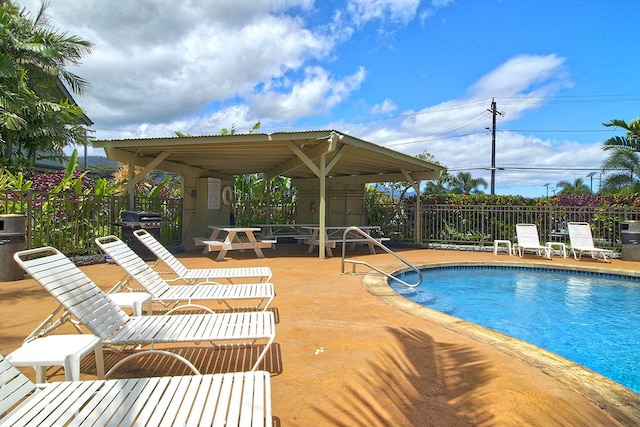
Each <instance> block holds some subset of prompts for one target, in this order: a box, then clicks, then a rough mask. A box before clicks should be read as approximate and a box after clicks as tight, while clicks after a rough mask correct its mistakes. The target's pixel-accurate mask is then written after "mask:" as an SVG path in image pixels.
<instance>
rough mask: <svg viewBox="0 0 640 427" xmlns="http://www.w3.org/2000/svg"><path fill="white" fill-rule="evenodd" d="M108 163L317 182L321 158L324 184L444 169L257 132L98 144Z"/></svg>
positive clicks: (324, 137)
mask: <svg viewBox="0 0 640 427" xmlns="http://www.w3.org/2000/svg"><path fill="white" fill-rule="evenodd" d="M94 147H98V148H104V150H105V152H106V155H107V157H108V158H109V159H110V160H114V161H118V162H121V163H128V164H135V165H138V166H151V167H153V168H155V169H160V170H166V171H169V172H177V173H185V174H188V175H194V176H202V177H205V176H210V177H220V178H226V179H230V178H231V177H232V176H234V175H239V174H248V173H264V174H265V177H267V178H268V177H273V176H279V175H282V176H286V177H289V178H292V179H318V176H319V173H320V159H321V158H322V157H323V156H324V162H325V167H324V171H325V173H326V175H325V176H326V179H327V183H337V182H339V181H345V180H348V182H351V183H356V182H357V183H367V182H389V181H417V180H430V179H438V178H439V177H440V174H441V173H442V171H443V169H444V167H443V166H440V165H438V164H435V163H431V162H427V161H423V160H420V159H418V158H416V157H412V156H409V155H406V154H403V153H399V152H397V151H394V150H390V149H388V148H385V147H381V146H379V145H376V144H373V143H371V142H367V141H364V140H362V139H359V138H355V137H353V136H350V135H347V134H344V133H341V132H338V131H335V130H318V131H304V132H277V133H272V134H264V133H256V134H241V135H238V134H236V135H213V136H189V137H168V138H147V139H123V140H101V141H96V142H94Z"/></svg>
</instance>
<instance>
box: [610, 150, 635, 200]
mask: <svg viewBox="0 0 640 427" xmlns="http://www.w3.org/2000/svg"><path fill="white" fill-rule="evenodd" d="M602 168H603V170H613V171H615V172H613V173H611V174H609V175H608V176H607V177H606V179H605V182H604V185H603V192H604V193H609V194H634V193H637V192H638V191H639V189H640V182H638V180H637V178H638V177H640V154H639V153H638V152H636V151H633V150H631V149H629V148H624V147H617V148H615V149H613V150H612V151H611V154H610V155H609V157H608V158H607V159H605V161H604V162H603V163H602Z"/></svg>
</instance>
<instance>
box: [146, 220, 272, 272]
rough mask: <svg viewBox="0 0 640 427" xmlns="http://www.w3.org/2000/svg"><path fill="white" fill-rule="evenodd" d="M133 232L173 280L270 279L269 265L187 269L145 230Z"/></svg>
mask: <svg viewBox="0 0 640 427" xmlns="http://www.w3.org/2000/svg"><path fill="white" fill-rule="evenodd" d="M133 234H135V236H136V238H137V239H138V240H140V242H141V243H142V244H143V245H145V246H146V247H147V248H148V249H149V250H150V251H151V252H152V253H153V254H154V255H155V256H157V257H158V259H159V260H161V261H162V262H164V263H165V264H166V265H167V267H169V268H170V269H171V270H172V271H173V272H174V273H175V274H176V276H177V278H176V279H173V280H184V281H185V282H187V283H196V282H197V281H200V280H206V281H211V280H216V281H219V280H222V279H226V280H229V281H232V280H234V279H240V278H258V279H259V280H258V281H260V282H262V281H264V282H268V281H270V280H271V269H270V268H269V267H238V268H198V269H188V268H187V267H186V266H185V265H184V264H182V263H181V262H180V261H179V260H178V259H177V258H176V257H175V256H173V254H172V253H171V252H169V251H168V250H167V248H165V247H164V246H163V245H162V243H160V242H158V240H157V239H156V238H155V237H153V235H151V233H149V232H148V231H147V230H144V229H140V230H135V231H134V232H133Z"/></svg>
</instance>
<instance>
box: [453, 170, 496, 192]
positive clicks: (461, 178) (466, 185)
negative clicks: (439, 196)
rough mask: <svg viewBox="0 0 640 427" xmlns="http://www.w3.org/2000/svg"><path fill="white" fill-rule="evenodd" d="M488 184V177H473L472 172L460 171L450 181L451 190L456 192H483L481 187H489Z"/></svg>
mask: <svg viewBox="0 0 640 427" xmlns="http://www.w3.org/2000/svg"><path fill="white" fill-rule="evenodd" d="M488 185H489V184H487V180H486V179H484V178H473V177H472V176H471V172H458V174H457V175H456V176H455V179H454V180H453V181H452V182H451V183H450V191H451V192H452V193H456V194H482V190H480V187H483V188H487V187H488Z"/></svg>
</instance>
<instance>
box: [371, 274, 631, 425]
mask: <svg viewBox="0 0 640 427" xmlns="http://www.w3.org/2000/svg"><path fill="white" fill-rule="evenodd" d="M455 266H462V267H467V266H478V267H482V266H496V267H526V268H537V269H551V270H563V271H585V272H593V273H603V274H615V275H621V276H629V277H640V272H630V271H628V270H619V269H616V268H611V264H606V267H604V266H603V267H593V266H585V267H576V266H566V265H565V266H552V265H541V264H536V263H530V262H526V261H522V262H519V261H516V262H512V261H510V262H500V261H495V262H487V261H464V262H460V261H451V262H433V263H423V264H419V265H416V267H417V268H420V269H428V268H434V267H455ZM383 270H384V271H386V272H388V273H390V274H398V273H402V272H405V271H409V268H407V267H403V268H398V267H388V268H385V269H383ZM362 285H363V286H364V288H365V289H366V290H367V291H368V292H369V293H370V294H372V295H374V296H376V297H378V298H380V299H381V300H382V301H384V302H385V303H387V304H389V305H391V306H393V307H396V308H398V309H399V310H402V311H404V312H406V313H408V314H411V315H413V316H416V317H418V318H421V319H424V320H427V321H430V322H433V323H435V324H437V325H438V326H441V327H443V328H446V329H448V330H450V331H452V332H455V333H459V334H462V335H465V336H467V337H470V338H472V339H474V340H475V341H478V342H480V343H483V344H486V345H490V346H491V347H493V348H496V349H498V350H499V351H501V352H502V353H505V354H507V355H509V356H511V357H514V358H516V359H518V360H520V361H522V362H524V363H527V364H528V365H531V366H533V367H536V368H537V369H540V370H541V371H542V372H544V373H545V374H547V375H549V376H551V377H552V378H554V379H556V380H557V381H559V382H561V383H562V384H564V385H566V386H569V387H570V388H572V389H573V390H575V391H576V392H578V393H580V394H581V395H582V396H584V397H585V398H587V399H589V400H590V401H592V402H593V403H594V404H596V405H597V406H599V407H601V408H603V409H604V410H605V411H607V412H608V413H609V414H611V416H613V417H614V418H616V419H617V420H619V421H620V422H622V423H624V424H635V423H638V422H639V421H640V403H639V402H640V394H637V393H635V392H634V391H632V390H630V389H628V388H626V387H624V386H623V385H621V384H619V383H617V382H615V381H613V380H611V379H609V378H607V377H605V376H603V375H601V374H599V373H597V372H595V371H593V370H591V369H589V368H586V367H584V366H582V365H580V364H578V363H576V362H573V361H571V360H569V359H566V358H564V357H562V356H559V355H557V354H555V353H552V352H550V351H547V350H544V349H542V348H540V347H537V346H535V345H533V344H529V343H527V342H524V341H521V340H518V339H516V338H513V337H510V336H508V335H506V334H503V333H500V332H497V331H494V330H491V329H489V328H485V327H483V326H480V325H476V324H474V323H471V322H468V321H465V320H462V319H459V318H457V317H454V316H451V315H448V314H445V313H442V312H439V311H436V310H433V309H431V308H428V307H424V306H422V305H420V304H418V303H416V302H413V301H411V300H409V299H407V298H405V297H403V296H402V295H400V294H398V293H397V292H395V291H394V290H393V289H392V288H391V287H390V286H389V285H388V283H387V277H386V276H384V275H383V274H380V273H378V272H369V273H367V274H365V275H364V277H363V278H362Z"/></svg>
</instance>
